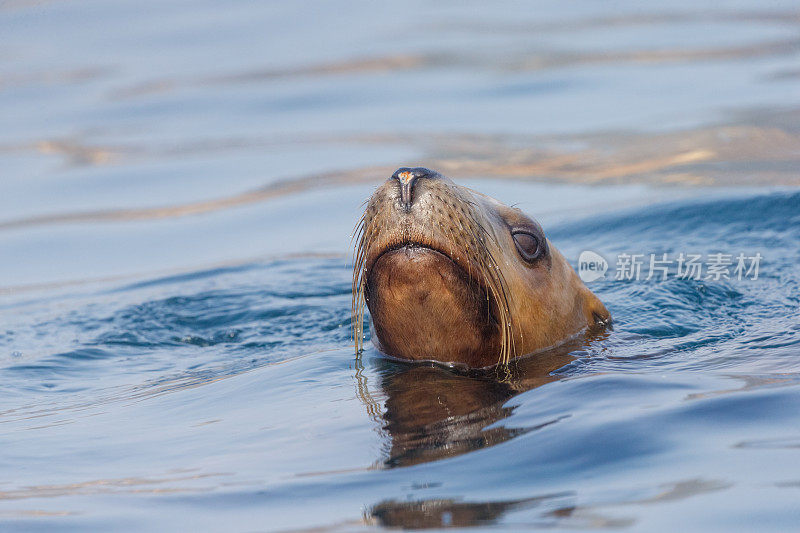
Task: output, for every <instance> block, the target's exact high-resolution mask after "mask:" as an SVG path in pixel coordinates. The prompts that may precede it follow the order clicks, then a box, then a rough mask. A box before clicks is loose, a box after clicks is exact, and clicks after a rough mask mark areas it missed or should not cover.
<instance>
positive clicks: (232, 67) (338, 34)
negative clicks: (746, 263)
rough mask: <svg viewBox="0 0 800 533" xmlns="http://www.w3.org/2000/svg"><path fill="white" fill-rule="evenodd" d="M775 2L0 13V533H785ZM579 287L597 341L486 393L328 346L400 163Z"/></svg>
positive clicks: (797, 395) (787, 211) (796, 249)
mask: <svg viewBox="0 0 800 533" xmlns="http://www.w3.org/2000/svg"><path fill="white" fill-rule="evenodd" d="M799 31H800V6H798V5H797V3H796V2H770V3H768V4H764V3H763V2H749V1H741V2H733V3H728V4H726V6H724V7H718V6H716V5H713V6H712V5H711V4H697V3H696V2H691V3H689V2H686V3H683V2H678V3H671V4H670V5H669V6H659V5H656V4H652V5H650V4H646V5H645V4H641V3H635V2H631V3H626V2H617V3H613V4H597V3H594V2H577V3H571V4H569V5H568V6H567V5H565V4H563V3H560V2H541V3H537V4H535V5H534V6H531V5H529V4H527V3H505V4H503V5H502V6H497V5H492V6H488V5H483V4H479V3H474V4H464V3H443V4H442V3H438V4H428V3H423V2H420V3H412V4H410V5H405V6H397V5H383V4H378V5H375V4H360V3H344V4H342V3H337V4H326V3H312V4H303V5H295V4H285V5H284V4H280V3H255V2H232V3H227V4H225V6H220V4H219V3H212V2H191V3H185V2H178V1H169V2H146V3H142V2H135V3H133V2H114V3H107V2H88V1H78V2H64V3H61V2H25V1H15V2H5V3H3V4H0V34H1V35H3V39H2V40H0V107H2V109H3V113H2V114H0V126H1V127H0V168H2V170H0V259H2V261H0V373H2V376H3V388H2V392H0V446H1V447H2V450H3V453H2V454H0V524H2V526H3V529H25V530H37V529H39V530H46V531H52V530H78V531H83V530H87V529H97V530H109V529H113V530H136V531H141V530H176V529H178V530H188V529H198V530H203V529H205V530H236V531H257V530H308V529H312V528H317V529H315V530H322V531H328V530H331V531H338V530H342V531H350V530H354V529H375V528H384V527H387V528H392V527H405V528H445V527H490V528H497V529H504V530H519V529H524V528H540V527H541V528H552V527H558V528H587V529H618V528H631V529H634V530H648V531H675V530H678V529H682V530H699V531H717V530H718V531H730V530H734V529H747V530H752V529H759V530H775V531H786V530H790V529H792V528H794V527H796V524H797V523H798V521H799V520H800V504H798V503H797V502H798V501H800V500H799V499H798V495H800V492H798V491H799V490H800V469H799V468H798V467H797V464H798V453H800V430H798V428H800V415H798V413H800V363H798V354H800V326H799V325H798V324H800V320H799V319H800V269H799V268H798V266H797V257H800V192H798V189H797V188H796V186H797V185H798V183H799V181H798V176H800V174H798V169H799V168H800V161H799V159H800V156H798V154H800V130H798V127H797V125H798V124H800V122H798V119H799V118H800V113H799V112H798V106H797V95H798V94H800V84H799V81H800V77H799V76H798V72H799V71H798V47H799V46H800V45H799V44H798V43H799V42H800V41H798V35H800V33H798V32H799ZM418 164H419V165H425V166H430V167H432V168H436V169H439V170H441V171H443V172H444V173H446V174H448V175H450V176H451V177H453V178H454V179H456V181H458V182H460V183H464V184H467V185H469V186H471V187H474V188H476V189H478V190H480V191H481V192H485V193H488V194H492V195H494V196H496V197H497V198H498V199H500V200H502V201H504V202H506V203H509V204H516V205H518V206H519V207H520V208H522V209H524V210H525V211H527V212H528V213H530V214H531V215H533V216H535V217H537V218H538V219H539V220H540V222H541V223H542V225H543V226H544V228H545V230H546V232H547V234H548V236H549V237H550V239H551V241H552V242H553V243H554V244H555V245H556V246H557V247H558V248H559V249H560V250H561V251H562V252H563V253H564V254H565V255H566V256H567V257H568V258H569V259H570V260H571V261H572V262H573V264H576V262H577V257H578V255H579V254H580V252H581V251H583V250H593V251H596V252H598V253H601V254H602V255H604V256H605V257H606V258H607V259H608V260H609V261H612V262H613V261H614V260H615V259H616V257H617V256H618V255H619V254H622V253H628V254H633V253H637V254H651V253H655V254H662V253H668V254H670V255H671V256H675V255H677V254H679V253H701V254H704V255H706V254H713V253H725V254H733V255H734V256H735V255H736V254H739V253H745V254H747V255H748V256H750V255H754V254H756V253H759V254H761V256H762V257H763V260H762V262H761V265H760V271H759V276H758V279H755V280H754V279H742V280H738V279H735V277H734V279H719V280H715V279H705V278H704V279H700V280H685V279H677V277H676V276H674V275H672V274H674V271H673V272H671V273H670V274H671V275H670V276H668V279H667V280H664V281H662V280H658V279H651V280H649V281H648V280H644V279H640V280H631V281H626V280H615V279H614V271H613V264H612V270H610V271H609V272H608V273H607V276H606V279H604V280H600V281H595V282H593V283H592V284H591V288H592V289H593V290H594V291H595V292H596V293H597V294H598V295H599V296H600V297H601V299H602V300H603V301H604V302H605V303H606V305H607V307H608V308H609V310H610V311H611V313H612V315H613V316H614V319H615V326H614V329H613V330H611V331H609V332H607V333H606V334H603V335H599V336H596V337H594V338H587V339H584V338H581V339H577V340H576V341H575V342H571V343H569V344H567V345H565V346H562V347H560V348H558V349H555V350H552V351H550V352H547V353H543V354H539V355H537V356H536V357H531V358H527V359H525V360H522V361H518V362H517V363H516V364H515V365H514V369H513V370H514V376H513V379H511V380H506V381H502V380H498V379H496V376H492V375H472V374H463V373H459V372H455V371H451V370H446V369H442V368H434V367H425V366H412V365H405V364H401V363H397V362H392V361H388V360H386V359H385V358H383V357H381V355H380V354H379V353H377V352H376V351H375V350H374V349H373V348H371V347H369V345H368V348H367V350H366V351H365V352H364V353H363V354H362V355H361V357H360V358H358V359H357V358H356V357H355V356H354V354H353V348H352V342H351V339H350V316H349V308H350V283H351V268H352V267H351V262H350V256H349V251H350V248H349V246H350V237H351V232H352V229H353V226H354V224H355V222H356V220H357V218H358V215H359V209H360V206H361V203H362V202H363V201H364V199H366V198H367V197H368V196H369V194H370V192H371V191H372V189H373V188H374V187H375V186H376V185H377V184H379V183H380V182H381V181H382V180H383V179H385V178H386V177H387V176H388V175H389V174H390V173H391V171H392V170H393V169H394V168H396V167H398V166H403V165H418Z"/></svg>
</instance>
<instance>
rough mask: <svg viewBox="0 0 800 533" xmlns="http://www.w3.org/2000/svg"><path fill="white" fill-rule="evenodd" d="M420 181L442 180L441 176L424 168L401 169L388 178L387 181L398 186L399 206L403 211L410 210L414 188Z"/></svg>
mask: <svg viewBox="0 0 800 533" xmlns="http://www.w3.org/2000/svg"><path fill="white" fill-rule="evenodd" d="M421 179H442V176H441V175H440V174H439V173H438V172H434V171H433V170H430V169H427V168H424V167H415V168H408V167H402V168H398V169H397V170H396V171H395V173H394V174H392V177H391V178H389V181H392V180H396V181H397V183H398V185H399V186H400V205H401V206H402V207H403V209H404V210H405V211H409V210H410V209H411V204H412V203H413V202H414V186H415V185H416V184H417V182H418V181H419V180H421Z"/></svg>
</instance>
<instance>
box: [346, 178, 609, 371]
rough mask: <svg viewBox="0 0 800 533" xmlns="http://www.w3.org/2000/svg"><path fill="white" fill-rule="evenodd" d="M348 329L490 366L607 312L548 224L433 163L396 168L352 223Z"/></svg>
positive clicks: (418, 351)
mask: <svg viewBox="0 0 800 533" xmlns="http://www.w3.org/2000/svg"><path fill="white" fill-rule="evenodd" d="M356 239H357V246H356V249H355V254H354V265H355V267H354V274H353V306H352V313H353V334H354V338H355V342H356V351H360V349H361V348H362V342H363V341H362V339H363V323H364V322H363V316H364V305H365V304H366V306H367V307H368V308H369V311H370V317H371V319H372V325H373V330H374V335H373V341H374V342H375V344H376V345H377V347H378V349H379V350H381V351H382V352H384V353H386V354H388V355H390V356H394V357H397V358H400V359H407V360H415V361H434V362H438V363H445V364H455V365H465V366H468V367H471V368H483V367H489V366H493V365H496V364H498V363H499V364H507V363H508V362H509V361H510V360H512V359H514V358H516V357H519V356H522V355H527V354H531V353H534V352H538V351H541V350H544V349H546V348H550V347H553V346H557V345H559V344H561V343H563V342H564V341H566V340H567V339H570V338H572V337H574V336H576V335H578V334H579V333H581V332H583V331H585V330H587V328H590V327H593V326H601V327H602V326H604V325H606V324H609V323H610V321H611V315H610V314H609V312H608V310H607V309H606V308H605V306H604V305H603V303H602V302H601V301H600V300H599V299H598V298H597V297H596V296H595V295H594V294H593V293H592V292H591V291H590V290H589V289H588V288H587V287H586V286H585V285H584V284H583V282H582V281H581V280H580V278H579V277H578V275H577V274H576V273H575V270H574V269H573V268H572V266H571V265H570V264H569V263H568V262H567V260H566V259H565V258H564V256H563V255H561V253H560V252H559V251H558V250H557V249H556V248H555V246H553V245H552V243H550V242H549V241H548V240H547V238H546V237H545V234H544V231H543V230H542V227H541V226H540V225H539V224H538V223H537V222H536V221H534V220H533V219H532V218H530V217H528V216H527V215H525V214H524V213H523V212H522V211H520V210H519V209H516V208H512V207H508V206H506V205H503V204H502V203H500V202H498V201H497V200H495V199H493V198H490V197H489V196H486V195H483V194H480V193H478V192H476V191H473V190H471V189H468V188H466V187H463V186H460V185H456V184H455V183H453V182H452V181H451V180H450V179H448V178H446V177H444V176H442V175H441V174H439V173H437V172H434V171H432V170H428V169H426V168H400V169H398V170H397V171H396V172H395V173H394V174H393V175H392V176H391V177H390V178H389V179H388V180H387V181H386V182H385V183H383V184H382V185H381V186H379V187H378V188H377V189H376V191H375V192H374V193H373V194H372V196H371V197H370V199H369V201H368V202H367V205H366V209H365V210H364V214H363V216H362V218H361V220H360V223H359V225H358V226H357V231H356Z"/></svg>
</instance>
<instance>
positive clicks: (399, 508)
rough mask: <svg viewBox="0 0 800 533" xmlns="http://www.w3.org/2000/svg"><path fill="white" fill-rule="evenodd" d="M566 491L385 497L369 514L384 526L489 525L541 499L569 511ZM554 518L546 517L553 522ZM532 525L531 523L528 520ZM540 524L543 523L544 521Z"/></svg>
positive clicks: (539, 502) (539, 503) (561, 511)
mask: <svg viewBox="0 0 800 533" xmlns="http://www.w3.org/2000/svg"><path fill="white" fill-rule="evenodd" d="M569 497H570V495H569V494H553V495H548V496H542V497H538V498H525V499H520V500H506V501H495V502H483V503H468V502H459V501H455V500H444V499H442V500H435V499H434V500H423V501H411V502H397V501H385V502H381V503H379V504H377V505H375V506H374V507H372V509H370V516H369V517H367V520H369V519H370V518H371V519H372V520H373V521H377V523H378V524H380V525H382V526H385V527H402V528H406V529H428V528H438V527H469V526H476V525H483V526H485V525H490V524H493V523H495V522H497V521H498V520H499V519H500V518H501V517H502V516H503V515H505V514H506V513H508V512H511V511H519V510H522V509H530V508H534V507H538V506H541V505H542V504H543V503H550V504H551V505H552V504H553V503H560V504H561V509H559V510H558V511H555V512H554V514H555V516H562V515H568V514H569V510H570V509H571V507H568V506H564V504H565V500H567V499H568V498H569ZM552 521H553V520H552V519H551V520H547V522H552ZM530 525H533V524H530ZM541 525H545V524H544V523H543V524H541Z"/></svg>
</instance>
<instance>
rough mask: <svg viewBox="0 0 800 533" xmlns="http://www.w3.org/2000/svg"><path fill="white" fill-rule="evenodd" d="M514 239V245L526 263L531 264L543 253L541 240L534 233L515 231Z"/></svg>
mask: <svg viewBox="0 0 800 533" xmlns="http://www.w3.org/2000/svg"><path fill="white" fill-rule="evenodd" d="M511 236H512V237H513V238H514V244H515V245H516V246H517V251H518V252H519V255H521V256H522V258H523V259H524V260H525V261H528V262H531V261H533V260H534V259H536V258H537V257H539V254H540V253H541V249H540V248H541V247H540V246H539V239H538V237H536V236H535V235H533V234H532V233H528V232H527V231H519V230H518V231H515V232H514V233H512V234H511Z"/></svg>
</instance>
